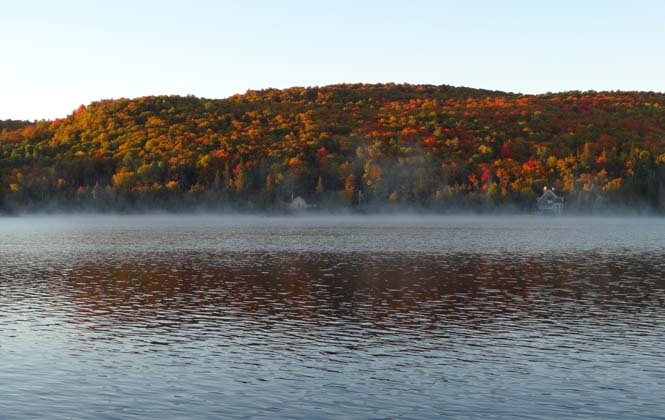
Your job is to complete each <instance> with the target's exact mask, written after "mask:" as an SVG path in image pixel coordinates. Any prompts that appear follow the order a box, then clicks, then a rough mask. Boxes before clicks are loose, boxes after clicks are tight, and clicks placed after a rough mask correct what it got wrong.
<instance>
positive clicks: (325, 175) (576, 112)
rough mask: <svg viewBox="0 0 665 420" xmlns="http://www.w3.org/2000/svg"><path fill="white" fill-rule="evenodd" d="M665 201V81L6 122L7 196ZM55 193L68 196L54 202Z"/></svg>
mask: <svg viewBox="0 0 665 420" xmlns="http://www.w3.org/2000/svg"><path fill="white" fill-rule="evenodd" d="M544 186H552V187H554V188H556V189H557V190H558V191H559V192H560V193H561V194H563V195H564V196H565V197H566V202H567V204H568V206H569V208H571V209H578V210H582V211H591V210H602V209H605V208H609V207H611V206H626V207H630V206H633V207H634V206H640V207H641V208H646V209H650V210H653V211H663V210H664V209H665V95H663V94H660V93H653V92H564V93H557V94H544V95H518V94H510V93H504V92H495V91H486V90H478V89H469V88H455V87H450V86H429V85H396V84H383V85H365V84H356V85H334V86H326V87H313V88H291V89H285V90H276V89H267V90H262V91H249V92H247V93H246V94H243V95H236V96H232V97H230V98H227V99H221V100H211V99H201V98H196V97H191V96H188V97H177V96H155V97H143V98H137V99H119V100H105V101H99V102H95V103H92V104H90V105H88V106H81V107H79V108H78V109H77V110H76V111H75V112H73V113H72V114H71V115H69V116H68V117H66V118H63V119H59V120H55V121H39V122H34V123H28V122H20V121H5V122H0V207H3V208H14V209H40V208H47V207H48V206H54V205H55V206H57V207H69V208H97V209H105V210H109V209H110V210H113V209H118V210H127V209H132V208H138V207H140V208H172V207H177V206H204V207H212V208H257V209H259V208H264V209H270V208H276V207H278V206H279V205H280V203H283V202H285V201H288V200H289V199H290V197H291V196H293V195H302V196H303V197H306V198H307V199H308V200H310V201H314V202H318V203H320V204H321V205H341V206H362V207H367V208H371V207H372V206H379V205H384V204H386V205H389V206H397V205H401V206H409V207H422V208H430V209H434V210H455V209H476V210H492V209H496V208H501V207H508V206H510V207H511V208H514V209H521V210H529V209H530V208H532V207H533V205H534V203H535V197H536V196H537V195H539V193H540V191H542V189H543V187H544ZM54 203H55V204H54Z"/></svg>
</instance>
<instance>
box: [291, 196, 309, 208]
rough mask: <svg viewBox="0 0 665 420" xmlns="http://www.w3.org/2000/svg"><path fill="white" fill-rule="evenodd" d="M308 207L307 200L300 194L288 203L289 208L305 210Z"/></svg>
mask: <svg viewBox="0 0 665 420" xmlns="http://www.w3.org/2000/svg"><path fill="white" fill-rule="evenodd" d="M308 207H310V205H309V204H307V201H305V199H304V198H302V197H301V196H297V197H295V198H293V199H292V200H291V202H290V203H289V209H291V210H305V209H306V208H308Z"/></svg>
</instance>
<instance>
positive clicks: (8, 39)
mask: <svg viewBox="0 0 665 420" xmlns="http://www.w3.org/2000/svg"><path fill="white" fill-rule="evenodd" d="M0 60H1V61H0V119H6V118H12V119H30V120H32V119H53V118H57V117H64V116H66V115H67V114H69V113H70V112H71V111H72V110H73V109H75V108H76V107H78V106H79V105H80V104H88V103H90V102H92V101H95V100H99V99H106V98H119V97H137V96H144V95H160V94H181V95H186V94H192V95H196V96H202V97H207V98H224V97H227V96H229V95H233V94H235V93H243V92H245V91H246V90H248V89H262V88H268V87H276V88H286V87H290V86H314V85H319V86H320V85H326V84H332V83H343V82H349V83H352V82H365V83H374V82H397V83H402V82H408V83H429V84H449V85H455V86H469V87H476V88H485V89H496V90H504V91H512V92H523V93H542V92H548V91H552V92H556V91H564V90H591V89H593V90H653V91H661V92H662V91H665V1H660V0H652V1H647V0H622V1H613V0H608V1H600V0H598V1H584V0H577V1H564V0H558V1H547V2H546V1H537V0H524V1H519V0H501V1H490V0H487V1H479V0H478V1H474V0H465V1H454V0H449V1H444V0H441V1H436V0H432V1H425V0H406V1H405V0H400V1H391V0H383V1H362V0H354V1H348V0H335V1H326V2H317V1H314V0H308V1H296V0H294V1H278V0H273V1H251V0H242V1H241V0H234V1H222V0H219V1H214V0H210V1H204V0H201V1H196V0H192V1H185V0H178V1H170V0H161V1H147V0H146V1H141V0H113V1H108V0H107V1H95V0H81V1H78V0H71V1H67V0H63V1H37V0H20V1H19V0H16V1H7V2H3V3H2V4H1V8H0Z"/></svg>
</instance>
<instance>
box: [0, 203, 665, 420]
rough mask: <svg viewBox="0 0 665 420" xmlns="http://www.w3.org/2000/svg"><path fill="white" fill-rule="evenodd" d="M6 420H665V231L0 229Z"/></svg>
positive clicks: (327, 222)
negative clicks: (487, 419) (447, 419)
mask: <svg viewBox="0 0 665 420" xmlns="http://www.w3.org/2000/svg"><path fill="white" fill-rule="evenodd" d="M0 238H1V240H0V372H2V374H3V375H2V376H3V380H2V381H0V395H2V396H3V397H2V398H1V399H0V412H1V413H3V416H4V418H9V419H13V418H16V419H24V418H34V417H49V418H54V417H55V418H58V417H60V418H71V417H76V418H145V417H151V418H154V417H160V418H184V417H187V418H201V419H203V418H211V417H224V418H248V417H254V418H435V417H450V418H467V417H476V418H477V417H498V418H520V417H521V418H527V417H528V418H562V417H563V418H660V416H662V412H663V408H664V407H663V403H662V402H661V396H662V395H664V394H665V362H663V352H662V343H663V340H662V337H663V336H665V335H664V333H665V327H664V325H665V322H663V321H665V310H664V307H663V305H664V303H665V280H664V279H663V276H662V273H663V272H665V221H663V220H662V219H651V218H643V219H641V218H543V217H533V216H523V217H521V216H512V217H501V218H499V217H439V216H424V215H399V216H398V215H390V216H338V217H333V216H326V217H312V216H302V217H267V216H242V217H239V216H206V215H197V216H167V215H144V216H66V217H48V216H43V217H32V216H31V217H15V218H0Z"/></svg>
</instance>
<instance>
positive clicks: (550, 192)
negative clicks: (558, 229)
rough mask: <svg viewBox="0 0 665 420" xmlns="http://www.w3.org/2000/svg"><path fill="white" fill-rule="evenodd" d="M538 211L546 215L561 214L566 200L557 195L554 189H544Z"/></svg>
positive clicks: (539, 200)
mask: <svg viewBox="0 0 665 420" xmlns="http://www.w3.org/2000/svg"><path fill="white" fill-rule="evenodd" d="M536 204H537V205H538V211H539V212H541V213H544V214H561V213H562V212H563V205H564V199H563V197H560V196H558V195H556V193H555V192H554V188H547V187H543V195H541V196H540V198H538V200H537V203H536Z"/></svg>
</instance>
